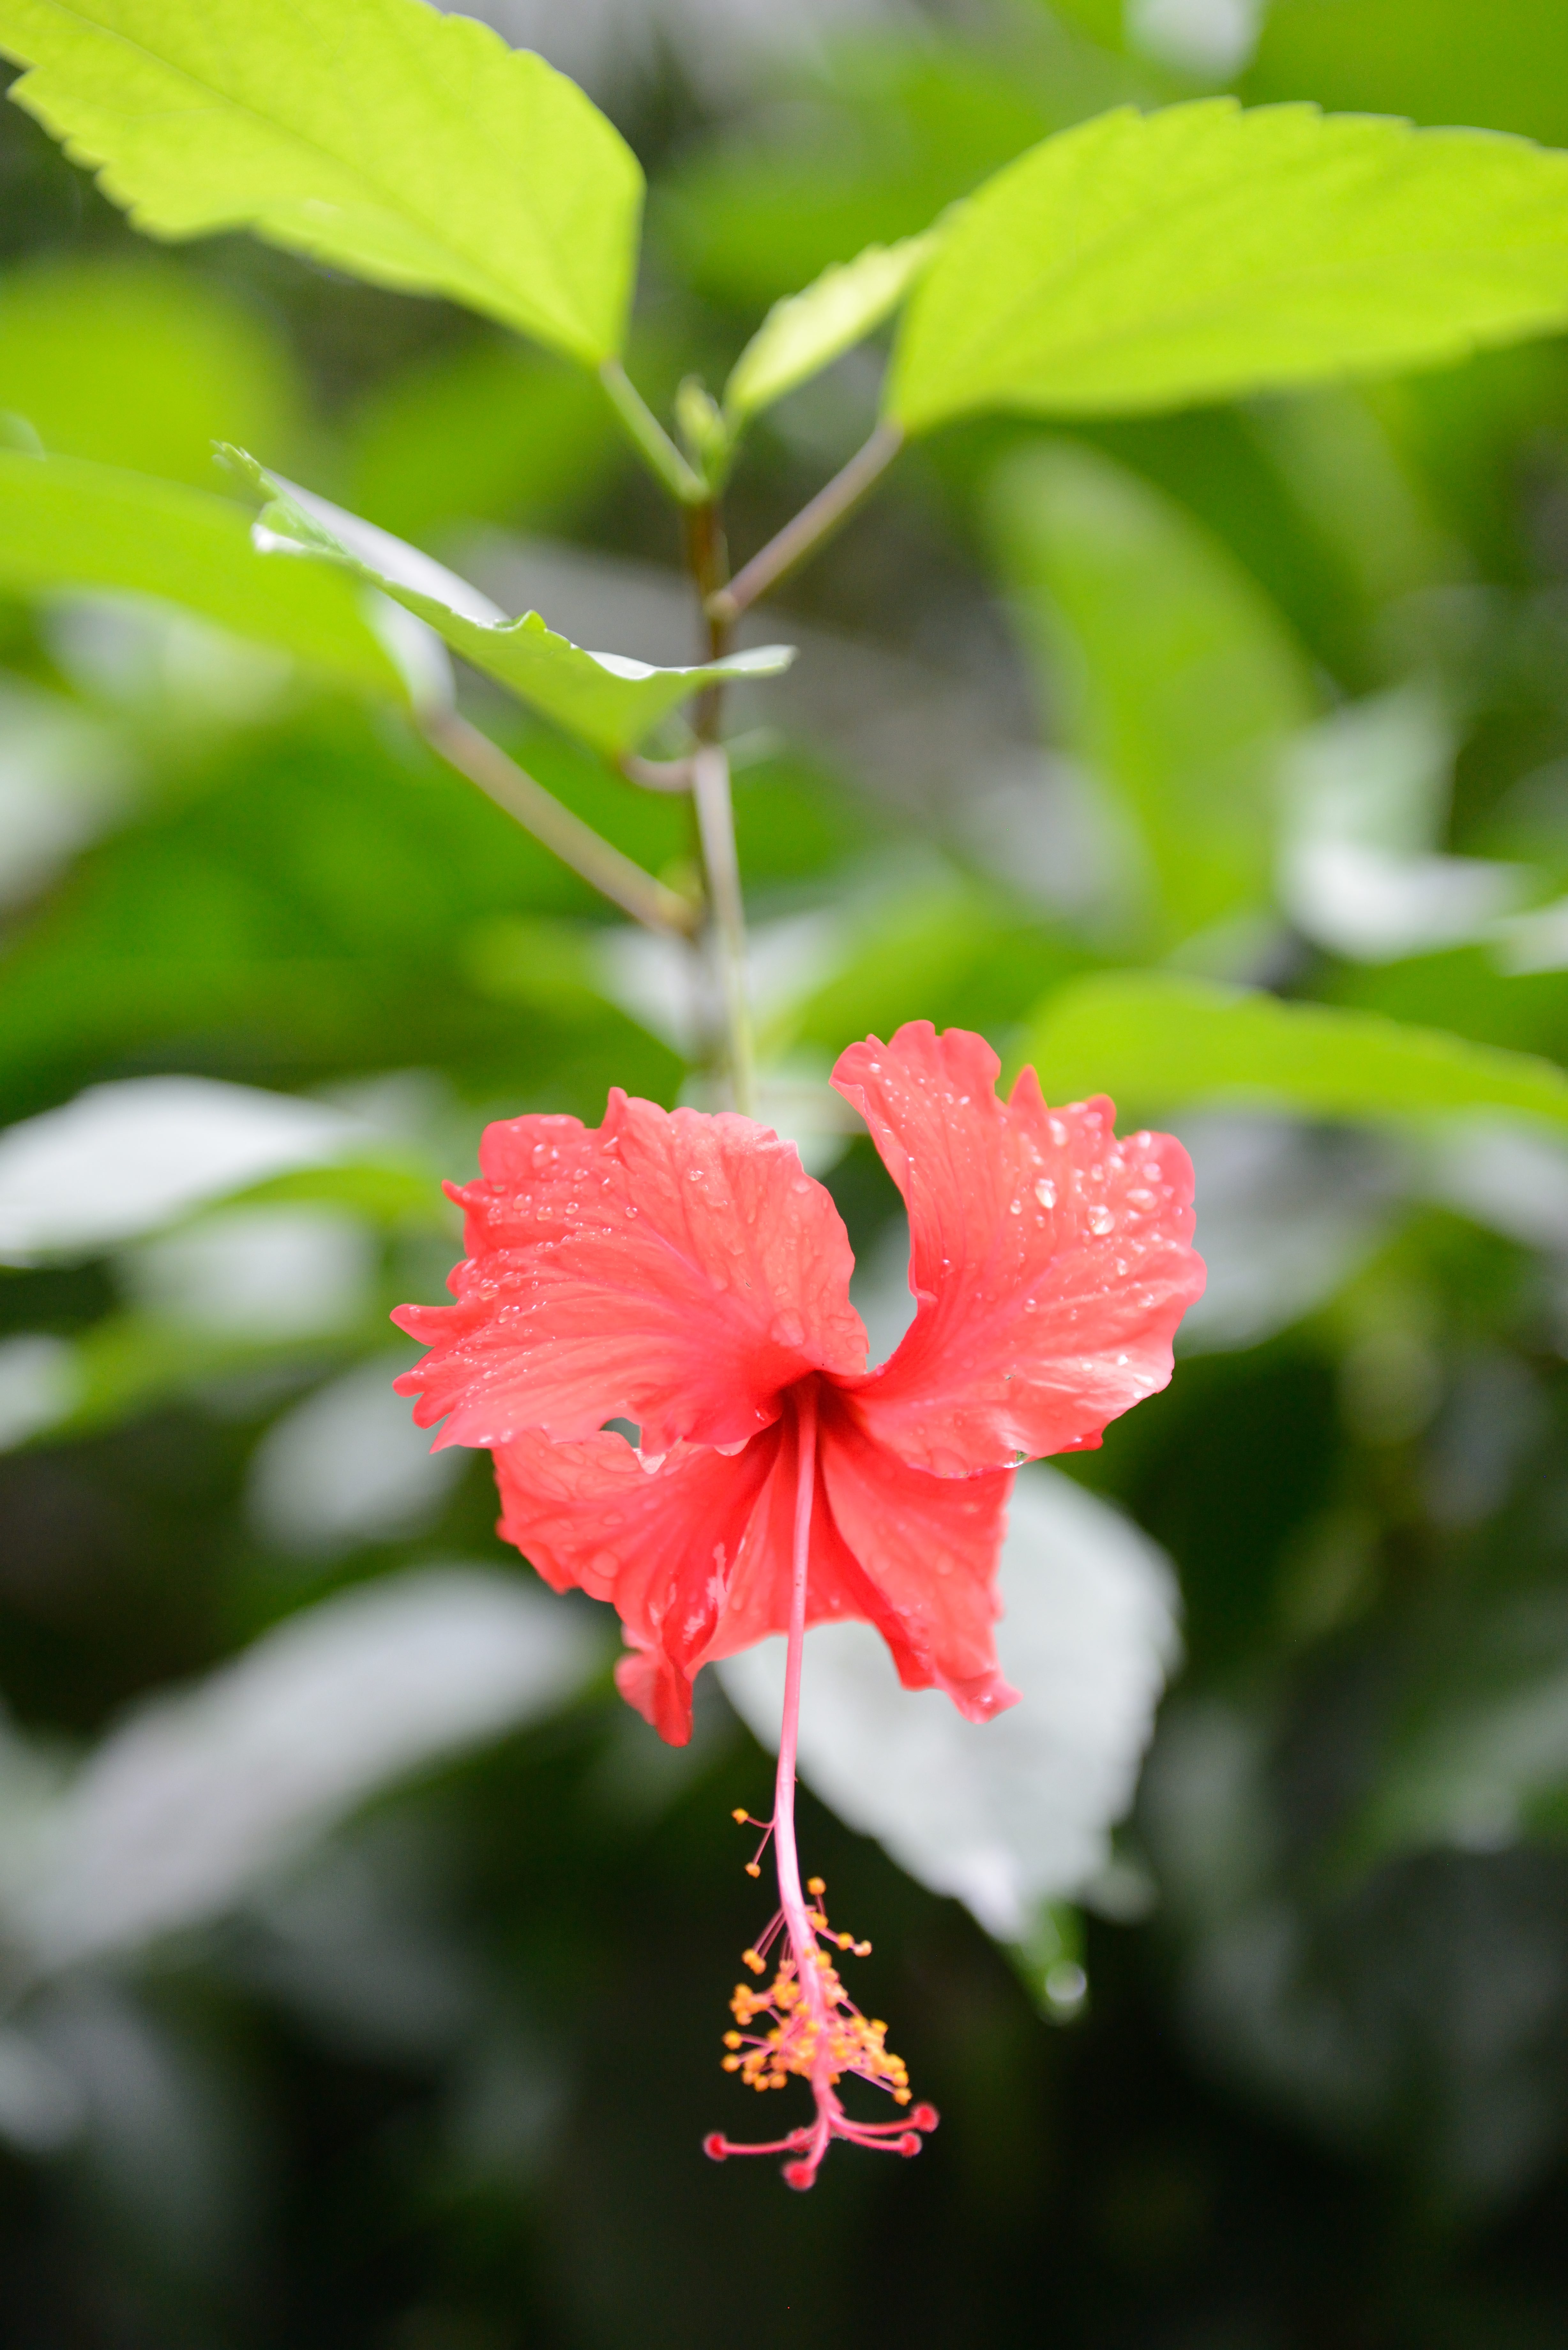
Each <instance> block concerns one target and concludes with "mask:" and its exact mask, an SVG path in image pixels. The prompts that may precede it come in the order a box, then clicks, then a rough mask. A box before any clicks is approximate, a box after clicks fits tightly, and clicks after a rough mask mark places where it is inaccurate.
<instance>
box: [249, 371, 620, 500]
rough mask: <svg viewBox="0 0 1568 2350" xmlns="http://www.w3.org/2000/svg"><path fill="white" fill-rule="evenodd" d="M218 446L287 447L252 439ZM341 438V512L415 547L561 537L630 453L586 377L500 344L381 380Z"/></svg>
mask: <svg viewBox="0 0 1568 2350" xmlns="http://www.w3.org/2000/svg"><path fill="white" fill-rule="evenodd" d="M221 437H223V439H225V440H230V441H237V442H240V443H241V444H242V445H243V446H244V447H245V448H248V449H274V450H277V449H281V448H282V447H283V445H284V444H283V443H281V442H277V441H275V440H269V439H268V438H267V437H266V436H265V434H263V433H259V432H231V433H225V434H223V436H221ZM348 437H349V442H350V448H351V452H352V453H351V459H350V470H349V474H348V488H347V492H346V502H347V504H348V505H349V506H351V507H352V509H353V511H354V512H355V513H356V514H362V515H369V517H370V518H371V519H372V520H373V521H375V522H378V523H379V524H380V525H382V527H383V528H384V529H386V530H390V531H395V532H396V533H397V535H398V536H399V537H400V538H404V539H413V540H415V541H417V542H419V543H421V544H423V543H425V542H426V541H427V540H429V539H430V538H431V536H433V535H436V534H438V533H441V532H443V531H450V530H451V528H452V526H453V525H456V524H462V523H468V524H472V523H475V522H497V523H504V524H507V525H511V526H512V527H513V528H514V529H524V530H528V531H534V532H540V533H545V534H550V535H555V536H559V535H560V533H561V531H562V530H563V529H564V528H568V527H569V526H570V525H572V524H573V523H575V522H576V519H577V517H578V515H580V513H581V512H582V511H583V509H584V508H585V507H586V506H587V505H588V504H589V503H590V502H591V501H592V499H593V498H594V497H595V496H596V495H597V496H599V497H603V496H604V495H605V494H606V493H607V490H609V489H610V488H611V486H612V485H613V484H614V483H615V482H616V481H617V480H618V476H619V467H620V463H621V461H622V459H623V457H625V456H627V455H628V453H629V452H628V451H627V449H626V443H625V442H624V441H623V440H622V438H621V436H620V434H619V432H618V431H617V428H616V421H615V413H614V411H613V410H612V409H611V407H610V405H609V402H608V401H607V400H606V399H605V398H604V396H603V394H602V393H601V391H600V390H599V387H598V385H597V383H596V382H595V381H594V380H593V379H592V378H591V377H589V376H585V375H584V374H583V373H582V372H581V370H580V369H576V368H573V367H566V366H563V365H562V364H561V362H560V361H559V360H557V359H547V358H545V356H544V355H543V354H542V353H540V352H537V351H531V350H529V349H528V348H526V347H525V346H524V345H523V344H520V343H518V342H515V341H514V340H513V339H512V338H511V337H505V338H503V337H500V336H497V337H496V338H494V339H493V340H491V339H490V338H486V339H485V340H483V342H480V343H478V344H473V343H470V342H467V341H464V342H463V343H462V344H461V345H460V346H459V347H458V348H455V349H453V348H452V347H451V346H450V345H448V344H442V345H441V347H440V348H439V349H438V350H437V351H436V352H435V353H434V354H429V353H426V354H421V357H420V358H419V359H417V360H416V361H415V362H414V363H413V364H412V365H411V366H410V367H409V368H407V369H401V370H400V371H399V372H397V373H395V374H393V375H391V376H390V377H388V378H385V379H382V380H379V381H378V382H377V383H376V384H375V385H374V386H373V388H372V390H371V391H370V393H369V397H368V399H367V400H366V401H365V403H364V405H363V406H362V407H361V408H360V409H359V411H358V413H357V414H356V416H355V417H354V419H353V421H352V423H351V425H350V427H349V436H348ZM210 462H211V460H210V457H209V463H210Z"/></svg>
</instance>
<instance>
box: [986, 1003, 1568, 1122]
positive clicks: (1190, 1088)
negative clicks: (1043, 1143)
mask: <svg viewBox="0 0 1568 2350" xmlns="http://www.w3.org/2000/svg"><path fill="white" fill-rule="evenodd" d="M1015 1058H1016V1059H1017V1060H1019V1061H1032V1062H1033V1064H1034V1066H1035V1067H1036V1068H1037V1069H1038V1071H1039V1073H1040V1081H1041V1084H1042V1085H1043V1086H1044V1088H1045V1091H1046V1094H1047V1096H1048V1097H1050V1098H1051V1099H1052V1100H1053V1101H1067V1100H1073V1099H1076V1098H1078V1097H1082V1096H1086V1095H1089V1094H1096V1093H1108V1094H1110V1095H1111V1096H1113V1097H1114V1098H1115V1099H1116V1100H1117V1101H1118V1102H1120V1103H1122V1104H1124V1105H1125V1106H1127V1107H1128V1108H1132V1109H1137V1110H1139V1111H1142V1110H1144V1109H1150V1110H1153V1109H1159V1108H1167V1107H1176V1106H1179V1105H1185V1104H1188V1103H1192V1102H1199V1101H1210V1100H1215V1099H1223V1100H1237V1099H1241V1100H1247V1101H1252V1102H1267V1103H1273V1104H1281V1105H1283V1106H1284V1107H1287V1108H1291V1109H1296V1110H1300V1111H1303V1112H1304V1113H1306V1114H1307V1115H1309V1116H1312V1117H1315V1118H1405V1117H1417V1118H1424V1117H1429V1116H1432V1115H1440V1114H1442V1113H1444V1112H1451V1111H1459V1110H1517V1111H1521V1112H1524V1113H1526V1114H1528V1115H1531V1116H1533V1117H1536V1118H1548V1119H1551V1120H1552V1122H1553V1123H1554V1124H1557V1125H1564V1126H1568V1076H1564V1074H1563V1071H1562V1070H1561V1069H1559V1068H1556V1067H1554V1066H1552V1063H1551V1062H1550V1061H1542V1060H1537V1059H1536V1058H1535V1057H1534V1056H1533V1055H1531V1054H1528V1053H1505V1052H1501V1051H1499V1050H1497V1049H1496V1048H1495V1047H1491V1046H1488V1045H1468V1044H1466V1043H1464V1042H1463V1041H1462V1039H1460V1038H1459V1037H1458V1036H1450V1035H1448V1034H1447V1032H1446V1031H1444V1030H1442V1029H1438V1028H1407V1027H1404V1026H1402V1025H1400V1024H1398V1023H1397V1022H1396V1021H1393V1020H1385V1019H1383V1018H1381V1017H1380V1016H1379V1015H1378V1014H1376V1013H1370V1012H1343V1011H1339V1010H1336V1009H1333V1008H1331V1007H1330V1006H1328V1005H1326V1004H1321V1003H1282V1001H1281V1000H1280V999H1279V997H1277V996H1273V995H1265V994H1262V993H1251V992H1249V991H1246V990H1243V989H1240V988H1228V987H1217V986H1214V985H1211V984H1210V983H1208V982H1206V981H1203V980H1196V979H1186V978H1179V977H1177V976H1176V975H1174V974H1172V973H1168V972H1116V973H1114V974H1111V975H1108V976H1106V977H1103V978H1095V979H1085V980H1081V981H1078V982H1076V983H1074V984H1072V985H1070V986H1068V987H1065V988H1064V989H1063V990H1062V991H1061V993H1059V994H1056V995H1054V996H1052V997H1050V998H1048V1000H1047V1001H1046V1003H1044V1005H1043V1006H1042V1007H1041V1009H1040V1011H1039V1012H1038V1013H1037V1014H1035V1015H1034V1017H1033V1020H1032V1021H1031V1022H1030V1023H1029V1024H1028V1026H1027V1028H1026V1030H1025V1031H1024V1033H1023V1036H1022V1037H1021V1039H1020V1042H1019V1046H1018V1050H1017V1053H1016V1055H1015Z"/></svg>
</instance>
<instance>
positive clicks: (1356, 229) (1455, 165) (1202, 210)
mask: <svg viewBox="0 0 1568 2350" xmlns="http://www.w3.org/2000/svg"><path fill="white" fill-rule="evenodd" d="M1564 317H1568V155H1561V154H1555V153H1550V152H1547V151H1543V150H1542V149H1540V148H1537V147H1532V146H1531V145H1530V144H1529V143H1528V142H1527V141H1525V140H1519V139H1509V138H1503V137H1501V136H1497V135H1495V134H1492V133H1489V132H1483V131H1474V130H1421V131H1417V130H1411V129H1410V127H1409V126H1408V124H1407V123H1402V122H1394V121H1386V120H1380V119H1377V118H1374V117H1369V116H1360V115H1337V116H1324V115H1322V114H1320V113H1319V112H1318V110H1317V109H1316V108H1314V107H1311V106H1278V107H1264V108H1259V109H1255V110H1254V111H1252V112H1251V113H1243V112H1241V109H1239V108H1238V107H1237V105H1236V103H1235V101H1234V100H1233V99H1199V100H1196V101H1194V102H1193V103H1191V104H1189V105H1185V106H1173V107H1168V108H1166V109H1164V110H1163V111H1161V112H1159V113H1156V114H1148V115H1141V114H1137V113H1135V112H1133V111H1132V109H1129V108H1118V109H1116V110H1115V111H1113V112H1112V113H1109V114H1103V115H1100V116H1099V117H1097V118H1096V120H1094V121H1092V122H1085V123H1083V124H1080V125H1079V126H1078V127H1077V128H1076V129H1075V130H1067V131H1064V132H1063V133H1062V134H1061V135H1060V136H1059V137H1057V138H1054V139H1048V140H1045V141H1044V144H1042V145H1041V146H1039V147H1036V148H1034V149H1033V151H1031V152H1030V153H1029V154H1027V155H1023V156H1021V157H1020V158H1019V160H1018V161H1017V162H1016V163H1012V164H1010V165H1009V166H1008V168H1007V169H1006V170H1005V171H1003V172H999V173H998V174H997V176H996V177H995V178H994V179H993V180H992V181H990V182H988V183H987V185H986V186H985V187H983V188H981V191H980V192H979V193H978V194H976V195H975V196H973V197H971V199H970V202H969V203H968V204H967V205H966V206H965V208H964V210H963V212H962V213H961V214H960V216H959V217H958V219H957V220H956V221H955V222H954V224H953V225H952V228H951V230H950V233H949V234H948V235H947V237H946V238H945V240H944V242H943V244H942V249H941V251H940V254H939V255H937V258H936V260H935V262H934V263H933V264H932V265H931V267H930V269H929V271H928V272H927V274H926V276H925V277H924V278H923V280H922V281H921V283H920V285H919V287H918V288H917V289H916V292H915V295H914V297H913V299H912V300H911V302H910V305H909V311H908V313H907V315H906V317H905V321H904V326H903V329H902V332H901V334H900V337H899V341H898V348H896V350H895V353H894V358H893V365H892V368H891V369H890V371H889V376H888V394H887V402H888V413H889V414H890V415H891V416H892V417H894V418H895V419H897V421H898V422H900V423H901V424H902V425H903V426H904V427H905V428H906V430H907V431H909V432H925V431H928V430H929V428H930V427H931V426H932V425H935V424H940V423H941V422H943V421H945V420H946V419H947V418H949V417H953V416H961V415H966V414H969V413H971V412H972V411H975V410H977V409H986V408H1011V409H1023V410H1025V411H1030V412H1032V413H1035V414H1042V415H1052V414H1054V415H1064V414H1074V413H1076V414H1094V413H1099V414H1104V413H1112V412H1117V411H1132V410H1137V409H1151V408H1168V407H1177V406H1179V405H1182V404H1183V403H1186V402H1189V401H1194V400H1219V399H1223V398H1228V397H1230V396H1231V395H1234V394H1236V393H1239V392H1245V391H1251V390H1258V389H1260V388H1262V387H1264V386H1267V385H1272V384H1291V383H1311V382H1316V381H1320V380H1323V379H1324V378H1326V377H1333V376H1341V375H1345V374H1349V373H1353V372H1367V371H1373V370H1378V369H1384V370H1386V369H1397V368H1402V367H1410V366H1416V365H1422V364H1427V363H1429V362H1431V361H1434V360H1438V359H1451V358H1455V357H1457V356H1459V354H1460V353H1462V352H1464V351H1467V350H1469V349H1470V348H1473V347H1474V346H1475V345H1477V344H1481V343H1497V342H1504V341H1508V340H1510V339H1511V338H1517V337H1520V336H1521V335H1527V334H1531V333H1532V332H1537V331H1540V330H1541V329H1542V328H1549V327H1552V326H1555V325H1557V324H1558V323H1559V322H1561V321H1562V320H1563V318H1564Z"/></svg>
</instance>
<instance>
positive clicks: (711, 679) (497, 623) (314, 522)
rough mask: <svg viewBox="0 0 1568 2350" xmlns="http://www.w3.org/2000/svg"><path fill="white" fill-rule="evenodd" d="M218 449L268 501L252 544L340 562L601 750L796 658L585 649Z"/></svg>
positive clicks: (615, 749)
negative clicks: (685, 661) (705, 695)
mask: <svg viewBox="0 0 1568 2350" xmlns="http://www.w3.org/2000/svg"><path fill="white" fill-rule="evenodd" d="M224 454H225V456H226V458H227V459H228V461H229V463H231V464H232V465H233V466H234V468H235V469H236V470H237V471H239V472H240V473H243V475H244V478H245V479H246V480H247V481H249V482H250V483H251V484H252V486H253V487H254V488H255V489H257V490H259V491H261V492H262V493H264V494H267V495H268V496H269V498H270V503H269V504H267V505H266V506H265V507H264V508H263V510H262V514H261V517H260V519H259V521H258V522H257V524H256V525H255V528H256V535H257V543H258V545H260V546H265V547H266V548H267V549H268V550H269V551H271V552H275V553H277V554H281V555H289V556H305V557H307V558H314V559H316V560H317V561H321V562H325V563H327V564H331V565H334V566H338V567H346V568H347V569H348V570H349V571H350V572H352V573H353V574H354V575H355V576H356V577H358V578H360V579H362V580H364V581H365V582H366V583H367V584H368V585H369V586H370V587H379V589H380V590H381V591H382V593H383V594H385V595H388V596H390V597H391V598H393V599H394V601H395V602H397V603H399V604H400V605H401V606H402V607H403V608H404V610H405V611H409V612H412V613H413V614H414V615H415V616H416V618H418V619H421V620H423V621H425V622H426V624H427V625H428V626H429V627H431V628H432V629H434V630H435V632H436V634H437V635H438V636H439V637H440V638H441V639H442V640H443V641H444V642H445V643H446V644H449V645H450V646H451V647H452V650H453V651H454V652H458V653H461V654H462V657H463V659H464V660H469V661H472V663H473V666H474V667H475V669H480V670H483V671H484V673H485V675H486V676H487V677H493V678H494V679H496V680H497V681H498V682H499V683H500V684H502V685H505V686H509V687H510V688H511V690H512V691H513V692H514V693H515V694H516V695H517V696H518V698H519V700H521V701H523V702H529V703H531V704H532V705H533V707H534V708H535V710H538V711H541V712H543V713H544V715H545V717H546V718H549V719H551V720H553V721H554V723H556V725H557V726H560V727H562V728H564V730H565V731H566V733H568V734H576V736H577V737H578V739H579V740H580V741H582V742H584V743H591V744H592V745H593V747H594V749H595V750H596V751H602V752H604V753H605V754H606V755H607V757H610V758H615V757H617V756H618V755H619V754H620V753H622V752H624V751H629V750H631V749H633V748H634V747H635V746H636V744H637V743H639V742H641V740H642V739H643V737H644V736H645V735H646V734H648V733H650V732H651V731H652V729H653V728H654V727H655V726H657V725H658V723H659V720H660V719H661V718H665V717H667V716H668V715H669V714H670V712H671V711H672V710H675V709H676V708H678V707H679V705H680V703H681V702H687V701H690V699H691V695H692V694H693V693H695V692H698V691H701V688H702V687H703V686H705V685H711V684H715V683H717V682H718V681H720V680H721V679H723V678H740V677H776V676H777V675H778V673H779V671H781V670H785V669H787V668H788V667H789V665H790V662H791V661H792V660H794V652H793V650H792V649H791V648H790V647H789V646H787V645H761V646H758V647H757V648H756V649H755V650H753V651H750V652H741V653H733V654H732V655H731V656H730V658H729V659H728V660H722V661H710V662H707V663H705V664H704V665H702V666H701V667H700V668H694V669H655V668H652V667H650V666H649V663H648V662H646V661H639V660H628V659H627V658H626V657H625V656H624V655H623V654H620V653H594V652H586V651H585V650H583V649H582V648H581V647H580V646H578V645H574V644H573V643H572V642H571V641H570V639H567V638H566V637H559V636H557V635H556V633H555V631H554V629H550V628H547V627H546V626H545V622H544V621H543V620H542V619H540V617H539V615H538V613H537V612H525V613H524V615H523V617H522V619H519V620H512V619H507V617H506V615H505V613H504V612H503V611H502V610H501V608H500V607H499V606H498V605H495V604H493V603H492V602H491V601H490V599H489V598H488V597H487V596H484V595H482V594H481V592H480V591H479V589H478V588H476V587H472V586H471V585H470V584H469V582H468V581H467V580H465V579H460V578H459V577H457V575H456V573H455V572H452V571H448V570H447V569H446V568H445V567H443V566H442V565H441V564H439V563H434V562H432V561H431V558H430V556H427V555H421V553H420V552H419V550H418V549H417V548H415V547H411V546H404V545H403V543H402V542H401V540H400V539H395V538H393V537H392V536H390V535H389V533H388V532H386V531H382V530H377V529H376V528H374V526H373V525H370V524H369V523H366V522H361V521H360V520H359V518H358V515H346V514H343V513H342V512H341V511H340V510H339V509H338V508H337V507H336V506H332V505H328V504H327V501H326V500H325V499H324V498H317V497H315V496H313V495H312V494H311V493H310V492H309V491H307V490H300V489H298V488H296V485H295V484H293V483H291V482H284V481H282V480H281V479H279V478H278V477H277V476H276V475H275V474H271V473H265V472H264V471H263V469H262V468H261V467H260V466H259V465H258V464H257V463H256V462H255V460H254V458H252V457H247V456H246V455H245V454H244V451H242V450H227V451H225V452H224Z"/></svg>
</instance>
